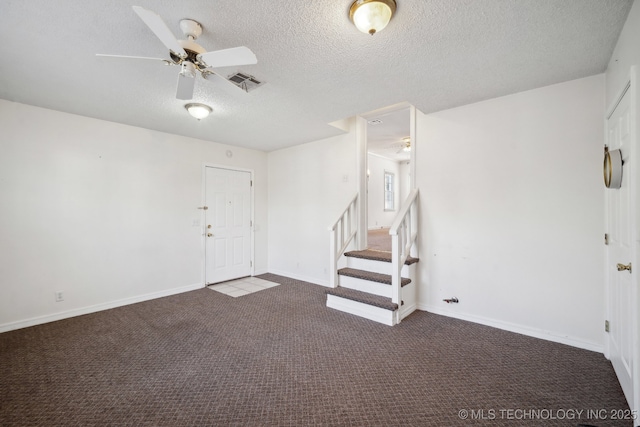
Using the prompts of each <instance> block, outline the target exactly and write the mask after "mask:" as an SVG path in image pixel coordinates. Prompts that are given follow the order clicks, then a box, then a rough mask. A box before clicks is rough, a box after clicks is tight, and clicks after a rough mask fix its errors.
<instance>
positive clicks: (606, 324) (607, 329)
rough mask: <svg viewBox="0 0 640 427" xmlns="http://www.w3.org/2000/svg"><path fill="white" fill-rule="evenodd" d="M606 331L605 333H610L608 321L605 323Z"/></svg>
mask: <svg viewBox="0 0 640 427" xmlns="http://www.w3.org/2000/svg"><path fill="white" fill-rule="evenodd" d="M604 331H605V332H609V321H608V320H605V321H604Z"/></svg>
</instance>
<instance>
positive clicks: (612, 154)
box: [602, 150, 622, 188]
mask: <svg viewBox="0 0 640 427" xmlns="http://www.w3.org/2000/svg"><path fill="white" fill-rule="evenodd" d="M602 172H603V174H604V185H605V186H606V187H607V188H620V186H621V185H622V152H621V151H620V150H611V151H609V150H605V152H604V164H603V165H602Z"/></svg>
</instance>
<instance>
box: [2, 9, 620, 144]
mask: <svg viewBox="0 0 640 427" xmlns="http://www.w3.org/2000/svg"><path fill="white" fill-rule="evenodd" d="M631 3H632V2H631V1H630V0H629V1H627V0H536V1H521V0H505V1H495V0H431V1H425V0H399V1H398V10H397V15H396V16H395V17H394V18H393V20H392V21H391V23H390V24H389V26H388V27H387V28H386V29H385V30H384V31H382V32H380V33H379V34H376V35H375V36H368V35H366V34H362V33H360V32H359V31H358V30H357V29H356V28H355V27H354V26H353V25H352V24H351V22H350V21H349V19H348V9H349V6H350V4H351V0H343V1H336V0H314V1H306V2H303V1H299V0H295V1H294V0H279V1H277V2H267V1H255V0H235V1H217V2H211V1H205V0H193V1H184V2H176V1H169V0H162V1H150V0H140V1H139V2H137V4H138V5H140V6H142V7H145V8H148V9H151V10H153V11H155V12H157V13H158V14H159V15H160V16H161V17H162V18H163V19H164V20H165V22H166V23H167V25H168V26H169V28H170V29H171V30H172V31H173V32H174V34H175V35H177V36H178V37H179V38H181V33H180V31H179V20H180V19H183V18H191V19H195V20H197V21H199V22H200V23H201V24H202V25H203V29H204V32H203V34H202V36H201V37H200V38H199V39H198V42H199V43H200V44H201V45H202V46H203V47H204V48H205V49H207V50H215V49H222V48H229V47H234V46H240V45H245V46H248V47H249V48H251V49H252V50H253V51H254V52H255V54H256V55H257V57H258V64H257V65H251V66H243V67H239V68H233V67H231V68H223V69H218V71H219V72H220V73H222V74H223V75H229V74H232V73H234V72H236V71H238V70H241V71H244V72H247V73H249V74H253V75H255V76H256V77H257V78H258V79H259V80H262V81H265V82H266V84H265V85H264V86H263V87H261V88H259V89H258V90H256V91H254V92H252V93H250V94H247V93H243V92H242V91H240V90H239V89H236V88H234V87H232V86H230V85H228V84H227V83H225V82H222V81H215V79H214V81H204V80H202V79H199V80H198V81H197V82H196V92H195V94H194V101H197V102H204V103H206V104H209V105H211V106H212V107H213V108H214V110H215V111H214V114H213V115H212V116H211V117H210V118H209V119H207V120H203V121H201V122H196V121H194V120H193V119H192V118H190V117H189V116H188V115H187V114H186V113H185V111H184V108H183V106H184V102H182V101H179V100H176V99H175V86H176V80H177V75H178V69H177V67H166V66H163V65H161V64H160V63H156V62H153V61H142V60H140V61H135V60H124V59H122V60H118V59H107V58H97V57H96V56H95V54H96V53H105V54H120V55H132V56H136V55H139V56H148V57H159V58H164V57H166V54H167V52H166V50H165V48H164V46H163V45H162V44H161V43H160V41H159V40H157V39H156V37H155V36H154V35H153V33H151V31H150V30H149V29H148V28H147V27H146V26H145V25H144V24H143V23H142V21H141V20H140V19H139V18H138V16H137V15H136V14H135V13H134V12H133V10H132V9H131V2H130V1H129V0H111V1H108V2H87V1H82V0H67V1H64V2H59V1H58V2H52V1H48V0H33V1H26V2H25V1H19V0H5V1H3V2H2V6H0V40H2V43H1V44H0V98H3V99H7V100H10V101H16V102H20V103H25V104H30V105H35V106H41V107H45V108H51V109H55V110H60V111H65V112H69V113H74V114H80V115H86V116H90V117H95V118H100V119H104V120H108V121H114V122H120V123H124V124H129V125H133V126H139V127H143V128H149V129H155V130H159V131H164V132H170V133H175V134H179V135H185V136H190V137H195V138H200V139H205V140H211V141H215V142H220V143H226V144H234V145H239V146H244V147H248V148H255V149H259V150H264V151H271V150H274V149H278V148H283V147H286V146H291V145H296V144H300V143H304V142H308V141H313V140H318V139H321V138H325V137H329V136H333V135H336V134H337V133H338V132H340V131H339V130H337V129H335V128H333V127H331V126H328V125H327V124H328V123H329V122H332V121H335V120H339V119H343V118H346V117H350V116H353V115H355V114H361V113H365V112H368V111H372V110H375V109H378V108H381V107H385V106H388V105H391V104H395V103H398V102H404V101H407V102H409V103H411V104H413V105H415V106H416V107H417V108H418V109H419V110H421V111H423V112H425V113H430V112H434V111H440V110H443V109H447V108H451V107H455V106H460V105H464V104H469V103H473V102H478V101H480V100H485V99H489V98H494V97H497V96H502V95H507V94H511V93H515V92H519V91H523V90H528V89H533V88H536V87H541V86H546V85H550V84H554V83H560V82H563V81H567V80H572V79H576V78H581V77H585V76H589V75H593V74H598V73H602V72H604V71H605V68H606V66H607V63H608V60H609V58H610V56H611V53H612V51H613V47H614V45H615V42H616V40H617V37H618V35H619V33H620V30H621V28H622V26H623V24H624V21H625V18H626V16H627V14H628V11H629V9H630V7H631Z"/></svg>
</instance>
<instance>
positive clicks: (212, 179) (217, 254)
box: [205, 167, 251, 284]
mask: <svg viewBox="0 0 640 427" xmlns="http://www.w3.org/2000/svg"><path fill="white" fill-rule="evenodd" d="M205 206H207V207H208V209H207V210H206V211H205V239H206V245H205V258H206V262H205V281H206V283H207V284H210V283H218V282H224V281H226V280H231V279H236V278H238V277H246V276H250V275H251V173H250V172H245V171H237V170H231V169H222V168H216V167H205Z"/></svg>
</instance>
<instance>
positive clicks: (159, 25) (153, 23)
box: [133, 6, 187, 58]
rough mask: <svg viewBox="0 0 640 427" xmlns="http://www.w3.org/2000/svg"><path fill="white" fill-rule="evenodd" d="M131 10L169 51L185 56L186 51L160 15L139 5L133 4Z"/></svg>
mask: <svg viewBox="0 0 640 427" xmlns="http://www.w3.org/2000/svg"><path fill="white" fill-rule="evenodd" d="M133 10H134V12H135V13H137V14H138V16H139V17H140V19H142V20H143V21H144V23H145V24H147V27H149V28H150V29H151V31H153V33H154V34H155V35H156V37H158V38H159V39H160V41H161V42H162V43H163V44H164V45H165V46H166V47H167V48H168V49H169V50H170V51H172V52H173V53H175V54H176V55H179V56H182V57H183V58H185V57H186V56H187V52H185V51H184V49H183V48H182V46H180V43H178V40H176V37H175V36H174V35H173V33H172V32H171V30H170V29H169V27H167V24H165V23H164V21H163V20H162V18H161V17H160V15H158V14H157V13H155V12H152V11H150V10H147V9H145V8H143V7H140V6H133Z"/></svg>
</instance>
